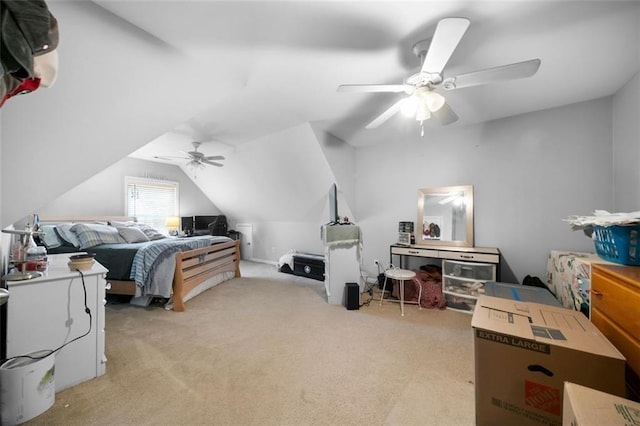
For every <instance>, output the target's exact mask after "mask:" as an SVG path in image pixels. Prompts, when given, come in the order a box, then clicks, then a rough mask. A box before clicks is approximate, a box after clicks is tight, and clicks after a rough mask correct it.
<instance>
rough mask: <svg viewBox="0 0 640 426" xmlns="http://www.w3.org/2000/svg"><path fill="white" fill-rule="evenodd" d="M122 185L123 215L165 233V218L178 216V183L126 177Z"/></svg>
mask: <svg viewBox="0 0 640 426" xmlns="http://www.w3.org/2000/svg"><path fill="white" fill-rule="evenodd" d="M124 185H125V194H126V200H125V215H127V216H135V217H136V218H137V219H138V222H140V223H145V224H147V225H150V226H152V227H154V228H156V229H157V230H158V231H160V232H163V233H167V231H168V229H167V226H166V221H167V218H168V217H171V216H173V217H175V216H178V182H172V181H166V180H154V179H145V178H137V177H132V176H126V177H125V178H124Z"/></svg>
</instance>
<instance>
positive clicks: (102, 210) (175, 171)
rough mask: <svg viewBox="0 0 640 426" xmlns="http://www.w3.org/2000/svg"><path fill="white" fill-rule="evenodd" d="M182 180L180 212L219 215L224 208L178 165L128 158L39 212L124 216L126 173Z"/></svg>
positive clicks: (136, 175) (180, 182) (43, 207)
mask: <svg viewBox="0 0 640 426" xmlns="http://www.w3.org/2000/svg"><path fill="white" fill-rule="evenodd" d="M125 176H134V177H146V178H150V179H160V180H170V181H174V182H178V183H179V184H180V187H179V196H180V215H181V216H191V215H217V214H220V210H219V209H218V208H217V207H216V205H215V204H213V203H212V202H211V200H210V199H209V198H208V197H207V196H206V195H204V194H203V193H202V191H200V189H199V188H198V187H197V186H196V185H194V183H193V181H191V179H190V178H189V177H188V176H187V175H185V174H184V172H183V171H182V170H181V169H180V168H179V167H177V166H173V165H168V164H160V163H155V162H151V161H144V160H138V159H134V158H124V159H123V160H121V161H118V162H117V163H116V164H114V165H113V166H111V167H108V168H107V169H105V170H103V171H101V172H99V173H98V174H96V175H95V176H93V177H91V178H89V179H87V180H86V181H85V182H83V183H81V184H80V185H78V186H76V187H75V188H72V189H71V190H69V191H67V192H66V193H64V194H62V195H61V196H60V197H58V198H56V199H55V200H53V201H52V202H51V203H48V204H46V205H44V206H39V207H38V208H37V209H36V210H35V212H37V213H39V214H40V215H41V216H47V215H52V216H59V215H62V216H65V215H66V216H70V215H71V216H92V215H93V216H124V215H125V204H124V177H125Z"/></svg>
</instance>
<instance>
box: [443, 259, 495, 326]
mask: <svg viewBox="0 0 640 426" xmlns="http://www.w3.org/2000/svg"><path fill="white" fill-rule="evenodd" d="M495 280H496V264H495V263H478V262H463V261H457V260H448V259H444V260H443V261H442V291H443V293H444V297H445V299H446V301H447V308H449V309H453V310H457V311H462V312H468V313H472V312H473V310H474V308H475V305H476V301H477V299H478V296H480V295H481V294H483V293H484V284H485V283H486V282H487V281H495Z"/></svg>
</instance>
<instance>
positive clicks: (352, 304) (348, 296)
mask: <svg viewBox="0 0 640 426" xmlns="http://www.w3.org/2000/svg"><path fill="white" fill-rule="evenodd" d="M344 307H345V308H347V310H348V311H355V310H357V309H360V287H359V286H358V283H346V284H345V285H344Z"/></svg>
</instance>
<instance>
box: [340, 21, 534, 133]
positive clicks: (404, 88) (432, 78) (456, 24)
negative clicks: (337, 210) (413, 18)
mask: <svg viewBox="0 0 640 426" xmlns="http://www.w3.org/2000/svg"><path fill="white" fill-rule="evenodd" d="M469 24H470V21H469V20H468V19H466V18H444V19H442V20H440V21H439V22H438V25H437V26H436V30H435V32H434V34H433V37H432V38H431V39H430V40H429V39H427V40H421V41H419V42H417V43H416V44H415V45H414V46H413V53H414V54H415V55H416V56H417V57H418V58H420V60H421V62H422V67H421V69H420V71H419V72H417V73H416V74H413V75H411V76H409V77H407V78H406V79H405V80H404V82H403V83H402V84H343V85H340V86H338V91H339V92H378V93H380V92H390V93H400V92H405V93H406V94H407V95H408V96H407V97H405V98H403V99H401V100H399V101H398V102H396V103H395V104H393V105H392V106H391V107H390V108H389V109H387V110H386V111H384V112H383V113H382V114H380V115H379V116H378V117H377V118H375V119H374V120H373V121H371V122H370V123H369V124H367V126H366V128H367V129H374V128H376V127H378V126H380V125H381V124H382V123H384V122H385V121H387V120H388V119H389V118H391V117H392V116H393V115H395V114H396V113H397V112H400V111H401V112H402V113H403V114H404V115H407V116H410V117H411V116H413V117H415V119H416V120H417V121H419V122H420V124H421V125H422V122H423V121H424V120H428V119H429V118H431V116H432V115H433V116H435V117H437V118H438V119H439V121H440V122H441V123H442V124H443V125H447V124H451V123H453V122H455V121H456V120H458V115H457V114H456V113H455V112H454V111H453V109H451V107H450V106H449V105H448V104H447V102H446V100H445V98H444V96H442V94H440V93H439V91H440V90H441V89H444V90H456V89H462V88H465V87H470V86H478V85H481V84H489V83H497V82H501V81H506V80H513V79H518V78H525V77H531V76H532V75H534V74H535V73H536V72H537V71H538V68H539V67H540V59H531V60H528V61H524V62H517V63H513V64H509V65H502V66H498V67H495V68H488V69H484V70H480V71H474V72H470V73H466V74H460V75H457V76H455V77H447V78H445V76H444V73H443V70H444V67H445V65H446V64H447V62H448V61H449V58H450V57H451V55H452V54H453V52H454V50H455V49H456V47H457V46H458V43H460V40H461V39H462V36H463V35H464V33H465V32H466V31H467V28H468V27H469ZM422 133H423V134H424V128H423V129H422Z"/></svg>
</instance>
